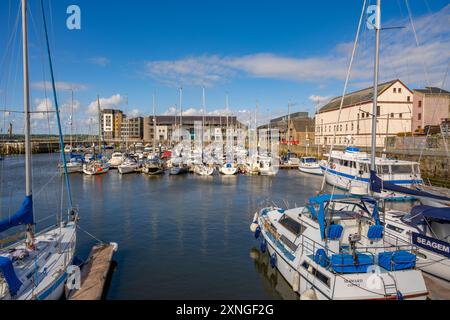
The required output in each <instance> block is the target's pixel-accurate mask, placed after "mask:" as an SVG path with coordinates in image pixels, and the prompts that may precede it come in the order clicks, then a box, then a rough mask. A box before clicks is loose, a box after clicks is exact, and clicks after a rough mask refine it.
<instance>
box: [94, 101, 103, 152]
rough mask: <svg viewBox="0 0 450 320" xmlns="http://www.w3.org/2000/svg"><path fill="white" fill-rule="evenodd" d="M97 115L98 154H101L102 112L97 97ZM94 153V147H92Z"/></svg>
mask: <svg viewBox="0 0 450 320" xmlns="http://www.w3.org/2000/svg"><path fill="white" fill-rule="evenodd" d="M97 113H98V154H99V155H100V154H101V152H102V110H101V108H100V96H99V95H98V96H97ZM94 152H95V147H94Z"/></svg>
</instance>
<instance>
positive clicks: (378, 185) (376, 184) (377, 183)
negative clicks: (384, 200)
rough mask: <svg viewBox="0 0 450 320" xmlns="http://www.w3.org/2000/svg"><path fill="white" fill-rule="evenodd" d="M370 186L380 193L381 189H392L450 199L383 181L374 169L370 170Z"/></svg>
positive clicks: (404, 192) (409, 193)
mask: <svg viewBox="0 0 450 320" xmlns="http://www.w3.org/2000/svg"><path fill="white" fill-rule="evenodd" d="M370 188H371V190H372V191H373V192H377V193H381V191H383V190H387V191H394V192H398V193H403V194H407V195H411V196H416V197H426V198H430V199H436V200H443V201H450V198H448V197H444V196H439V195H436V194H432V193H429V192H425V191H420V190H417V189H411V188H406V187H402V186H400V185H396V184H394V183H390V182H386V181H383V180H381V179H380V178H379V177H378V176H377V174H376V173H375V172H374V171H371V172H370Z"/></svg>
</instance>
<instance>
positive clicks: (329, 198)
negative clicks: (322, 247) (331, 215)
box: [308, 194, 348, 239]
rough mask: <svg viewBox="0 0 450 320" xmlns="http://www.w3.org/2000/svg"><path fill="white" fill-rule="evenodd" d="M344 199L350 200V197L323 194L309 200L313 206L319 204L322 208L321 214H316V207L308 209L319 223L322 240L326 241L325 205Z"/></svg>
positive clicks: (320, 209)
mask: <svg viewBox="0 0 450 320" xmlns="http://www.w3.org/2000/svg"><path fill="white" fill-rule="evenodd" d="M343 199H348V196H346V195H340V194H337V195H332V194H323V195H320V196H317V197H313V198H310V199H309V202H310V203H311V205H315V204H318V205H319V206H320V208H319V212H316V210H315V208H314V206H311V205H310V206H308V208H309V210H310V211H311V213H312V215H313V216H314V217H315V218H316V219H317V221H318V222H319V226H320V235H321V236H322V239H325V203H327V202H330V201H333V200H343Z"/></svg>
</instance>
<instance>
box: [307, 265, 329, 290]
mask: <svg viewBox="0 0 450 320" xmlns="http://www.w3.org/2000/svg"><path fill="white" fill-rule="evenodd" d="M302 267H303V268H304V269H305V270H306V271H308V273H310V274H311V275H313V276H314V277H316V278H317V279H318V280H319V281H320V282H322V283H323V284H324V285H326V286H327V287H330V278H328V277H327V276H326V275H324V274H323V273H322V272H320V271H318V270H317V269H316V268H311V269H310V264H309V263H308V262H306V261H304V262H303V263H302Z"/></svg>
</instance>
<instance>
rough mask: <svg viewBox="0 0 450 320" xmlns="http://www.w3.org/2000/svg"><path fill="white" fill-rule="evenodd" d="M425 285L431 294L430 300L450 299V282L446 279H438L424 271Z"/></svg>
mask: <svg viewBox="0 0 450 320" xmlns="http://www.w3.org/2000/svg"><path fill="white" fill-rule="evenodd" d="M423 278H424V280H425V285H426V286H427V289H428V291H429V292H430V294H429V295H428V299H430V300H450V284H449V283H448V282H446V281H444V280H441V279H438V278H436V277H433V276H431V275H428V274H426V273H423Z"/></svg>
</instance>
